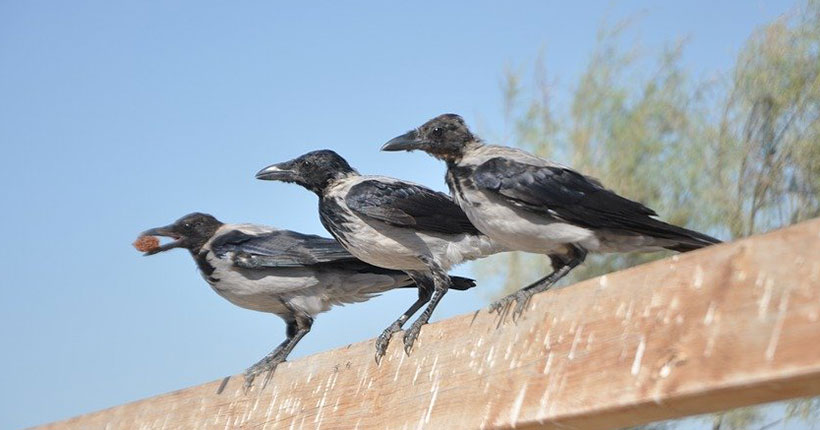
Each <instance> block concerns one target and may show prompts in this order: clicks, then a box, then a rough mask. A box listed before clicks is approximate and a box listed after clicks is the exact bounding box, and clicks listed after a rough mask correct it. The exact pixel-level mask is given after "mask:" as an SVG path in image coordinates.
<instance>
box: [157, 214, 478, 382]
mask: <svg viewBox="0 0 820 430" xmlns="http://www.w3.org/2000/svg"><path fill="white" fill-rule="evenodd" d="M142 235H144V236H165V237H171V238H173V239H174V241H173V242H169V243H167V244H165V245H162V246H159V247H158V248H154V249H153V250H150V251H148V252H146V253H145V255H153V254H156V253H159V252H163V251H167V250H169V249H173V248H185V249H187V250H188V251H189V252H190V253H191V256H192V257H193V258H194V261H196V264H197V266H198V267H199V271H200V273H201V274H202V277H203V278H205V281H207V282H208V284H210V285H211V288H213V290H214V291H216V293H217V294H219V295H220V296H222V297H223V298H225V299H226V300H228V301H229V302H231V303H233V304H235V305H237V306H240V307H243V308H245V309H251V310H255V311H259V312H269V313H273V314H276V315H278V316H279V317H280V318H282V319H283V320H285V323H286V324H287V330H286V335H287V338H286V339H285V341H284V342H282V343H281V344H280V345H279V346H277V347H276V349H274V350H273V351H272V352H271V353H270V354H268V355H266V356H265V357H264V358H262V360H260V361H259V362H257V363H256V364H254V365H253V366H251V367H250V368H248V369H247V370H246V371H245V387H246V389H247V388H249V387H250V386H251V385H252V383H253V380H254V378H255V377H256V376H258V375H259V374H261V373H263V372H268V376H267V379H269V378H270V376H271V375H272V374H273V371H274V370H275V369H276V366H277V365H279V363H282V362H283V361H285V359H286V358H287V356H288V354H290V352H291V350H293V348H294V347H295V346H296V344H297V343H298V342H299V340H301V339H302V337H304V336H305V335H306V334H307V333H308V332H309V331H310V327H311V325H312V324H313V319H314V317H315V316H316V315H317V314H319V313H321V312H324V311H327V310H328V309H330V307H331V306H333V305H343V304H347V303H357V302H363V301H365V300H367V299H369V298H371V297H373V296H375V295H377V294H379V293H382V292H385V291H388V290H391V289H393V288H400V287H415V284H414V282H413V280H412V279H411V278H410V277H409V276H407V275H406V274H405V273H404V272H401V271H397V270H389V269H384V268H381V267H376V266H373V265H370V264H367V263H365V262H363V261H361V260H359V259H357V258H356V257H354V256H353V255H351V254H350V253H349V252H347V251H346V250H345V249H344V248H343V247H341V246H340V245H339V243H338V242H336V241H335V240H333V239H327V238H323V237H319V236H313V235H306V234H301V233H296V232H293V231H288V230H279V229H276V228H273V227H266V226H261V225H255V224H224V223H222V222H220V221H218V220H217V219H216V218H214V217H213V216H211V215H208V214H203V213H192V214H189V215H186V216H184V217H182V218H180V219H179V220H177V221H176V222H174V223H173V224H171V225H168V226H165V227H159V228H153V229H150V230H147V231H145V232H143V233H142ZM472 285H473V284H472V282H471V281H470V280H466V279H459V286H461V287H462V288H468V287H470V286H472ZM267 379H266V382H267Z"/></svg>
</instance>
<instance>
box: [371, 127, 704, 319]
mask: <svg viewBox="0 0 820 430" xmlns="http://www.w3.org/2000/svg"><path fill="white" fill-rule="evenodd" d="M382 150H383V151H412V150H421V151H424V152H427V153H428V154H430V155H432V156H433V157H435V158H438V159H440V160H444V161H445V162H446V163H447V175H446V182H447V185H448V187H449V188H450V193H451V194H452V195H453V198H454V200H455V201H456V203H457V204H458V205H459V206H460V207H461V208H462V209H463V210H464V212H465V213H466V214H467V217H468V218H469V219H470V221H472V222H473V224H474V225H475V226H476V227H477V228H478V229H479V230H480V231H481V232H482V233H484V234H486V235H487V236H489V237H491V238H492V239H494V240H495V241H497V242H498V243H501V244H502V245H504V246H506V247H508V248H510V249H514V250H519V251H526V252H533V253H539V254H546V255H548V256H549V258H550V261H551V263H552V267H553V272H552V273H551V274H549V275H547V276H546V277H544V278H542V279H540V280H538V281H536V282H535V283H533V284H531V285H529V286H527V287H524V288H523V289H521V290H519V291H518V292H517V293H515V294H511V295H509V296H507V297H505V298H503V299H501V300H499V301H497V302H495V303H494V304H493V305H492V306H491V310H495V311H498V312H499V313H503V312H506V310H507V309H508V307H509V305H510V304H511V303H512V302H513V301H516V302H517V303H516V308H515V310H514V312H513V316H518V315H520V314H521V313H522V312H523V311H524V308H525V307H526V303H527V302H528V300H529V298H530V297H532V295H534V294H536V293H538V292H540V291H544V290H546V289H547V288H549V287H550V286H552V285H553V284H554V283H555V282H557V281H558V280H559V279H561V278H562V277H563V276H565V275H566V274H567V273H569V271H570V270H572V269H573V268H574V267H576V266H578V265H579V264H581V263H583V261H584V259H585V257H586V255H587V252H602V253H607V252H629V251H657V250H662V249H671V250H675V251H679V252H685V251H691V250H693V249H698V248H702V247H704V246H708V245H712V244H715V243H720V241H719V240H717V239H715V238H713V237H709V236H707V235H705V234H701V233H698V232H696V231H692V230H687V229H685V228H681V227H678V226H674V225H671V224H668V223H665V222H663V221H660V220H658V219H656V218H654V217H655V216H656V215H657V214H656V213H655V212H654V211H653V210H652V209H649V208H647V207H646V206H644V205H642V204H640V203H638V202H635V201H632V200H629V199H627V198H624V197H621V196H619V195H618V194H616V193H614V192H613V191H611V190H609V189H607V188H605V187H604V186H603V185H602V184H601V183H600V182H598V181H597V180H595V179H593V178H591V177H588V176H585V175H583V174H581V173H578V172H576V171H574V170H572V169H570V168H568V167H565V166H562V165H559V164H556V163H553V162H551V161H548V160H545V159H543V158H539V157H537V156H535V155H532V154H530V153H528V152H526V151H523V150H520V149H516V148H509V147H504V146H494V145H485V144H483V143H482V141H481V139H479V138H478V137H476V136H475V135H474V134H473V133H472V132H470V130H469V129H468V128H467V126H466V125H465V123H464V120H463V119H462V118H461V117H460V116H458V115H455V114H444V115H440V116H438V117H436V118H433V119H432V120H430V121H428V122H426V123H425V124H424V125H422V126H421V127H419V128H417V129H415V130H411V131H410V132H408V133H406V134H403V135H401V136H398V137H396V138H394V139H392V140H390V141H389V142H387V143H386V144H385V145H384V146H383V147H382Z"/></svg>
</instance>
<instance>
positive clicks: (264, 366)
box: [245, 309, 313, 392]
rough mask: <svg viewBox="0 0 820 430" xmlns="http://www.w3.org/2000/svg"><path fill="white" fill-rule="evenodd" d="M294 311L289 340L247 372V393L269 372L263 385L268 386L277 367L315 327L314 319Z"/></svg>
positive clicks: (288, 330)
mask: <svg viewBox="0 0 820 430" xmlns="http://www.w3.org/2000/svg"><path fill="white" fill-rule="evenodd" d="M292 311H293V312H294V315H293V319H292V320H290V321H287V331H286V333H287V338H286V339H285V341H284V342H282V343H281V344H279V346H277V347H276V349H274V350H273V351H271V352H270V353H269V354H268V355H266V356H265V357H263V358H262V359H261V360H259V361H258V362H256V363H255V364H254V365H253V366H251V367H249V368H248V369H247V370H246V371H245V391H246V392H247V391H248V390H250V388H251V386H252V385H253V380H254V379H256V377H257V376H259V375H260V374H262V373H264V372H268V374H267V376H266V377H265V383H264V384H263V385H262V388H265V385H267V384H268V381H270V379H271V377H272V376H273V372H274V370H276V366H278V365H279V364H281V363H282V362H283V361H285V359H287V358H288V355H290V352H291V351H293V348H294V347H296V344H297V343H299V341H300V340H302V338H303V337H305V335H306V334H308V332H310V327H311V326H312V325H313V318H312V317H311V316H310V315H308V314H306V313H304V312H300V311H296V310H293V309H292Z"/></svg>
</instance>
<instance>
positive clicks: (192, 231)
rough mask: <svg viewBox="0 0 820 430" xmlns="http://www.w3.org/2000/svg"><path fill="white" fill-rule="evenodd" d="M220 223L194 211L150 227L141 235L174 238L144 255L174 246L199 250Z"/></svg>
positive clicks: (211, 217)
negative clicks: (162, 225) (164, 223)
mask: <svg viewBox="0 0 820 430" xmlns="http://www.w3.org/2000/svg"><path fill="white" fill-rule="evenodd" d="M221 226H222V223H221V222H219V220H217V219H216V218H214V217H213V216H211V215H208V214H203V213H199V212H194V213H192V214H188V215H185V216H184V217H182V218H180V219H178V220H176V222H174V223H173V224H170V225H166V226H165V227H157V228H152V229H150V230H146V231H144V232H142V236H163V237H170V238H172V239H174V241H172V242H168V243H166V244H165V245H161V246H159V247H158V248H154V249H152V250H150V251H147V252H146V253H145V254H144V255H154V254H157V253H160V252H163V251H167V250H169V249H174V248H185V249H188V250H190V251H192V252H197V251H199V249H200V248H202V245H204V244H205V242H207V241H208V240H210V239H211V237H212V236H213V235H214V233H216V231H217V230H218V229H219V227H221Z"/></svg>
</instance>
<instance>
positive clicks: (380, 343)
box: [376, 321, 401, 364]
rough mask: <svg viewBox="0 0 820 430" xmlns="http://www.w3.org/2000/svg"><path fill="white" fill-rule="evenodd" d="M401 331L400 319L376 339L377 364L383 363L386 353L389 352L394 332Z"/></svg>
mask: <svg viewBox="0 0 820 430" xmlns="http://www.w3.org/2000/svg"><path fill="white" fill-rule="evenodd" d="M399 331H401V326H399V324H398V321H397V322H394V323H393V324H391V325H390V327H387V328H386V329H385V330H384V331H383V332H382V334H380V335H379V337H378V338H377V339H376V364H379V363H381V361H382V358H383V357H384V354H386V353H387V347H388V346H389V345H390V339H391V338H392V337H393V333H396V332H399Z"/></svg>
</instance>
